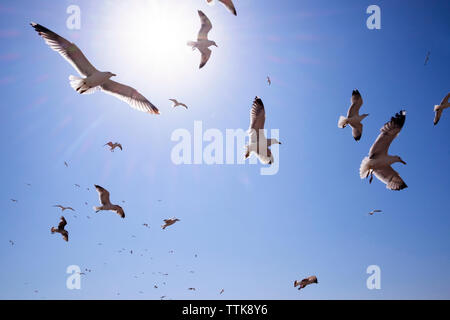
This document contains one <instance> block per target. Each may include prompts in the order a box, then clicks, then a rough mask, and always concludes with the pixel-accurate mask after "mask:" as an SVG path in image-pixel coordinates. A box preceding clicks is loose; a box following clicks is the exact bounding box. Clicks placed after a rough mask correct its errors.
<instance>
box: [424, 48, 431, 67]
mask: <svg viewBox="0 0 450 320" xmlns="http://www.w3.org/2000/svg"><path fill="white" fill-rule="evenodd" d="M430 53H431V52H430V51H428V52H427V56H426V57H425V63H424V64H423V65H424V66H426V65H427V63H428V60H430Z"/></svg>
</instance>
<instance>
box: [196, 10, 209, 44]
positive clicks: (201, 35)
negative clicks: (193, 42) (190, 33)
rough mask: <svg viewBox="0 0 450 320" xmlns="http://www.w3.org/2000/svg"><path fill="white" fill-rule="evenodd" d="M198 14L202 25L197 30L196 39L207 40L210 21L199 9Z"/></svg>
mask: <svg viewBox="0 0 450 320" xmlns="http://www.w3.org/2000/svg"><path fill="white" fill-rule="evenodd" d="M198 15H199V17H200V21H201V24H202V26H201V27H200V31H199V32H198V36H197V41H201V40H208V32H209V31H210V30H211V29H212V24H211V21H209V19H208V17H207V16H206V15H205V14H204V13H203V11H201V10H198Z"/></svg>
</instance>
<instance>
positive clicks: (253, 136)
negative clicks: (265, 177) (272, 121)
mask: <svg viewBox="0 0 450 320" xmlns="http://www.w3.org/2000/svg"><path fill="white" fill-rule="evenodd" d="M265 121H266V111H265V110H264V104H263V102H262V100H261V99H260V98H258V97H255V100H254V101H253V106H252V109H251V110H250V127H249V129H248V131H247V132H248V136H249V138H250V144H248V145H246V146H245V150H246V151H245V159H247V158H248V157H250V155H251V154H252V153H255V154H256V155H257V156H258V158H259V160H260V161H261V162H262V163H264V164H272V163H273V155H272V152H271V151H270V149H269V147H270V146H271V145H272V144H277V143H278V144H281V142H279V141H278V140H277V139H267V138H266V136H265V134H264V122H265Z"/></svg>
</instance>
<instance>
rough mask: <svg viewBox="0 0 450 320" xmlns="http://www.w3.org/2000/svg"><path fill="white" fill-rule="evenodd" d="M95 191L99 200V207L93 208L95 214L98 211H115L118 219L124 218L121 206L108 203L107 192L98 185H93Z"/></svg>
mask: <svg viewBox="0 0 450 320" xmlns="http://www.w3.org/2000/svg"><path fill="white" fill-rule="evenodd" d="M94 186H95V189H97V192H98V196H99V199H100V203H101V204H102V206H101V207H94V210H95V212H99V211H100V210H111V211H115V212H116V213H117V214H118V215H119V216H120V217H122V218H125V212H124V211H123V209H122V207H121V206H118V205H116V204H111V202H110V201H109V192H108V190H106V189H105V188H103V187H100V186H98V185H94Z"/></svg>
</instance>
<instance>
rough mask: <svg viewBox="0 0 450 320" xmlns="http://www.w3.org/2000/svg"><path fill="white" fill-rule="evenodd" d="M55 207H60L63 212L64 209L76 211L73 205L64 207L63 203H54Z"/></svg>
mask: <svg viewBox="0 0 450 320" xmlns="http://www.w3.org/2000/svg"><path fill="white" fill-rule="evenodd" d="M53 207H56V208H60V209H61V211H63V212H64V210H72V211H75V210H74V209H73V208H72V207H64V206H62V205H60V204H56V205H54V206H53Z"/></svg>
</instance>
